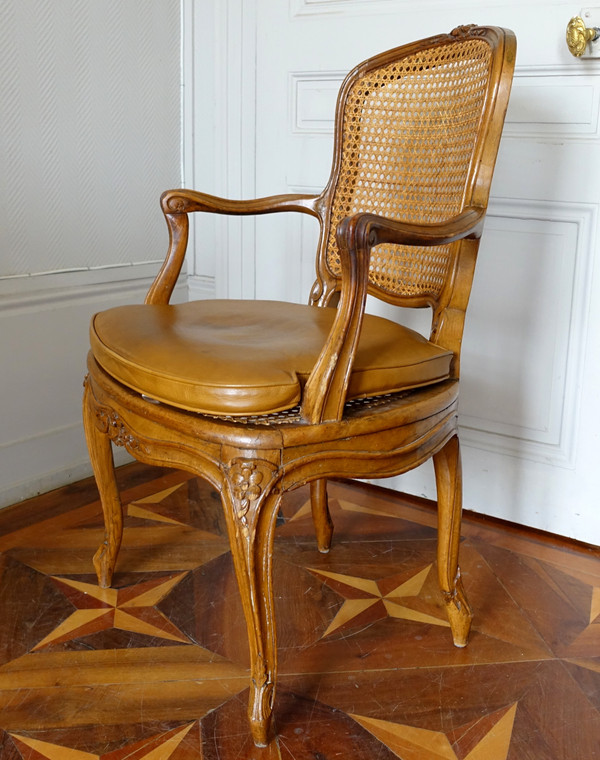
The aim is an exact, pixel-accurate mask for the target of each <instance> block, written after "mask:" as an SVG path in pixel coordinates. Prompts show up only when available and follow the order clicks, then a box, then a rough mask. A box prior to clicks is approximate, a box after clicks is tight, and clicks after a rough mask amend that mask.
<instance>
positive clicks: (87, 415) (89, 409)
mask: <svg viewBox="0 0 600 760" xmlns="http://www.w3.org/2000/svg"><path fill="white" fill-rule="evenodd" d="M83 427H84V431H85V438H86V441H87V446H88V451H89V455H90V461H91V463H92V468H93V470H94V476H95V478H96V485H97V486H98V492H99V494H100V502H101V504H102V512H103V514H104V528H105V530H104V541H103V542H102V544H100V547H99V549H98V551H97V552H96V554H95V555H94V567H95V568H96V574H97V576H98V584H99V585H100V586H101V587H102V588H108V587H109V586H110V584H111V582H112V576H113V572H114V569H115V564H116V562H117V555H118V553H119V548H120V546H121V539H122V537H123V509H122V506H121V499H120V497H119V490H118V488H117V481H116V478H115V467H114V461H113V455H112V447H111V443H110V438H109V436H108V435H107V433H106V432H105V431H103V430H102V423H101V421H100V420H99V418H98V416H97V414H96V406H95V403H94V399H93V395H92V392H91V390H90V386H89V382H86V384H85V391H84V396H83Z"/></svg>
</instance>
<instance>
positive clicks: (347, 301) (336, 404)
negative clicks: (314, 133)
mask: <svg viewBox="0 0 600 760" xmlns="http://www.w3.org/2000/svg"><path fill="white" fill-rule="evenodd" d="M484 217H485V209H481V208H469V209H467V210H466V211H464V212H463V213H461V214H459V215H457V216H456V217H454V218H452V219H450V220H449V221H447V222H439V223H434V224H411V223H407V222H401V221H396V220H393V219H387V218H385V217H382V216H377V215H376V214H355V215H354V216H350V217H346V218H345V219H343V220H342V221H341V222H340V223H339V225H338V227H337V230H336V238H337V244H338V249H339V253H340V262H341V270H342V276H341V294H340V301H339V304H338V307H337V314H336V318H335V320H334V322H333V325H332V328H331V332H330V334H329V337H328V339H327V342H326V344H325V346H324V347H323V350H322V351H321V354H320V356H319V358H318V359H317V362H316V364H315V366H314V368H313V370H312V372H311V374H310V376H309V378H308V380H307V382H306V385H305V388H304V396H303V401H302V415H303V417H304V418H305V419H306V420H307V421H308V422H311V423H316V422H321V421H326V420H339V419H341V418H342V415H343V411H344V404H345V402H346V392H347V390H348V383H349V381H350V373H351V371H352V364H353V361H354V355H355V353H356V348H357V345H358V340H359V337H360V329H361V325H362V319H363V314H364V310H365V303H366V297H367V292H368V287H369V262H370V255H371V248H373V247H374V246H376V245H380V244H381V243H394V244H399V245H415V246H433V245H445V244H448V243H453V242H455V241H456V240H461V239H463V238H471V239H478V238H479V237H480V236H481V232H482V228H483V221H484Z"/></svg>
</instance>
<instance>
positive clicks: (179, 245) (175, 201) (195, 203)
mask: <svg viewBox="0 0 600 760" xmlns="http://www.w3.org/2000/svg"><path fill="white" fill-rule="evenodd" d="M160 200H161V206H162V210H163V213H164V215H165V220H166V222H167V226H168V228H169V249H168V251H167V255H166V258H165V261H164V263H163V265H162V267H161V269H160V271H159V273H158V274H157V276H156V278H155V280H154V282H153V283H152V285H151V286H150V289H149V290H148V294H147V295H146V300H145V302H146V303H163V304H165V303H169V299H170V298H171V294H172V292H173V288H174V287H175V283H176V282H177V278H178V277H179V273H180V272H181V267H182V265H183V260H184V258H185V252H186V249H187V243H188V234H189V221H188V213H193V212H195V211H204V212H209V213H214V214H231V215H237V216H239V215H250V214H271V213H275V212H279V211H298V212H301V213H305V214H310V215H311V216H315V217H317V218H318V219H319V220H321V219H322V196H317V195H300V194H288V195H271V196H268V197H265V198H256V199H253V200H229V199H227V198H219V197H218V196H215V195H207V194H206V193H199V192H196V191H195V190H167V191H166V192H165V193H163V194H162V196H161V199H160Z"/></svg>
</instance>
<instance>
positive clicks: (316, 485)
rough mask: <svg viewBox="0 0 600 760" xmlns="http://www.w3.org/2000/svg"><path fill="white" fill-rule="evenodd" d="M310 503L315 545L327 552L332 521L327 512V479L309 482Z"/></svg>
mask: <svg viewBox="0 0 600 760" xmlns="http://www.w3.org/2000/svg"><path fill="white" fill-rule="evenodd" d="M310 505H311V510H312V518H313V523H314V526H315V534H316V536H317V546H318V548H319V551H320V552H321V553H322V554H327V552H328V551H329V549H330V548H331V538H332V536H333V522H332V521H331V515H330V513H329V504H328V501H327V480H325V478H321V479H320V480H313V481H312V482H311V484H310Z"/></svg>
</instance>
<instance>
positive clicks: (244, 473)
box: [229, 459, 277, 536]
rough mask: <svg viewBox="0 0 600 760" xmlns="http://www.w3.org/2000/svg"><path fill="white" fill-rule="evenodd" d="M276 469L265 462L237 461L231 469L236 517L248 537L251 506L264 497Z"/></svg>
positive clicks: (230, 476)
mask: <svg viewBox="0 0 600 760" xmlns="http://www.w3.org/2000/svg"><path fill="white" fill-rule="evenodd" d="M276 469H277V468H276V467H275V466H274V465H272V464H271V463H270V462H266V461H263V460H247V459H235V460H234V461H233V462H232V464H231V467H230V468H229V482H230V484H231V495H232V496H233V500H234V503H235V515H236V517H237V519H238V520H239V522H240V524H241V526H242V531H243V533H244V535H246V536H247V535H248V533H249V526H248V512H249V510H250V507H251V505H252V504H253V503H254V502H256V501H258V500H260V498H261V497H262V496H263V492H264V487H265V485H267V484H268V483H269V481H270V480H271V478H272V477H273V475H274V473H275V472H276Z"/></svg>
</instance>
